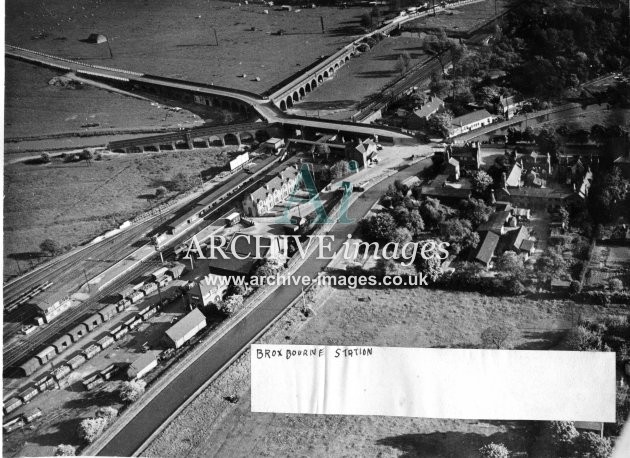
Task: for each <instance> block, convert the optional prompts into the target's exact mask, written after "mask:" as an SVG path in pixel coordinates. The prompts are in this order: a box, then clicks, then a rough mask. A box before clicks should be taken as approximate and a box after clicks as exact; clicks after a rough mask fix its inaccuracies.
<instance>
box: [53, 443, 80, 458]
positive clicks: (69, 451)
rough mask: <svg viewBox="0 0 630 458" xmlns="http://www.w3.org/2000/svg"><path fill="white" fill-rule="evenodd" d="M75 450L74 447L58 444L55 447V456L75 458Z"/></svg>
mask: <svg viewBox="0 0 630 458" xmlns="http://www.w3.org/2000/svg"><path fill="white" fill-rule="evenodd" d="M76 454H77V448H76V447H75V446H74V445H68V444H60V445H58V446H57V450H56V451H55V456H76Z"/></svg>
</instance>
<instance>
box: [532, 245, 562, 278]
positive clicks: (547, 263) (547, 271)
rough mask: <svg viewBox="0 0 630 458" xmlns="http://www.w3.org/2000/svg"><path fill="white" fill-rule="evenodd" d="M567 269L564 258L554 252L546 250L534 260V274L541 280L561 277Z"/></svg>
mask: <svg viewBox="0 0 630 458" xmlns="http://www.w3.org/2000/svg"><path fill="white" fill-rule="evenodd" d="M566 269H567V263H566V261H565V260H564V258H563V257H562V256H561V255H560V254H558V253H557V252H555V251H552V250H547V251H546V252H545V253H544V254H543V255H542V256H541V257H539V258H538V259H537V260H536V273H537V275H538V277H539V279H541V280H548V281H550V280H552V279H554V278H559V277H560V276H562V275H563V274H564V273H565V272H566Z"/></svg>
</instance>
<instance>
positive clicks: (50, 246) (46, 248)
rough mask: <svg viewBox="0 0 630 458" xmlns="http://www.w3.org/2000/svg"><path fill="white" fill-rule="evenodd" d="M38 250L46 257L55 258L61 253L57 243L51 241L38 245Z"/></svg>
mask: <svg viewBox="0 0 630 458" xmlns="http://www.w3.org/2000/svg"><path fill="white" fill-rule="evenodd" d="M39 249H40V250H41V252H42V253H45V254H47V255H48V256H56V255H58V254H59V253H61V252H62V251H63V249H62V248H61V245H59V242H57V241H56V240H53V239H46V240H44V241H43V242H42V243H40V244H39Z"/></svg>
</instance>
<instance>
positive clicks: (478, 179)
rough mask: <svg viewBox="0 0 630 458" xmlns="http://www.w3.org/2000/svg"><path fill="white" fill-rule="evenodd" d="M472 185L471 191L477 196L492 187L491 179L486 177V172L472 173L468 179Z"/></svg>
mask: <svg viewBox="0 0 630 458" xmlns="http://www.w3.org/2000/svg"><path fill="white" fill-rule="evenodd" d="M470 179H471V181H472V185H473V189H474V190H475V191H476V192H478V193H479V194H483V193H484V192H486V190H487V189H488V188H489V187H490V186H492V183H493V181H492V177H491V176H490V175H488V172H484V171H483V170H477V171H476V172H473V173H472V175H471V177H470Z"/></svg>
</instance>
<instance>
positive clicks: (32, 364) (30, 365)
mask: <svg viewBox="0 0 630 458" xmlns="http://www.w3.org/2000/svg"><path fill="white" fill-rule="evenodd" d="M41 366H42V363H41V362H40V361H39V359H37V358H31V359H29V360H28V361H26V362H25V363H24V364H22V365H20V371H22V372H23V373H24V376H25V377H28V376H29V375H31V374H32V373H33V372H35V371H36V370H37V369H39V368H40V367H41Z"/></svg>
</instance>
